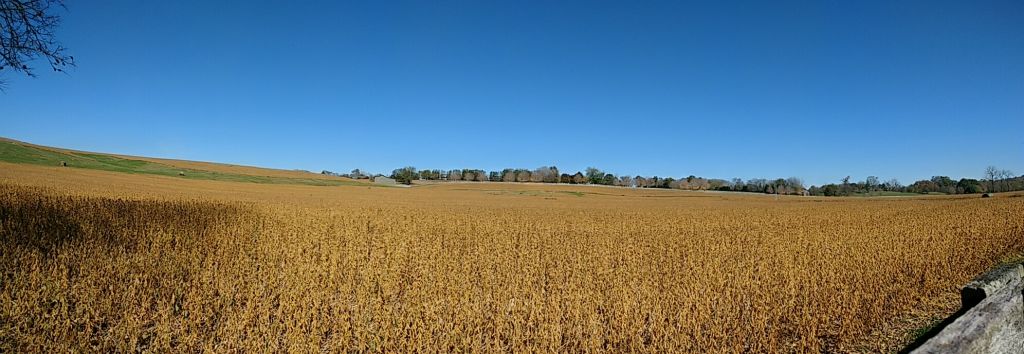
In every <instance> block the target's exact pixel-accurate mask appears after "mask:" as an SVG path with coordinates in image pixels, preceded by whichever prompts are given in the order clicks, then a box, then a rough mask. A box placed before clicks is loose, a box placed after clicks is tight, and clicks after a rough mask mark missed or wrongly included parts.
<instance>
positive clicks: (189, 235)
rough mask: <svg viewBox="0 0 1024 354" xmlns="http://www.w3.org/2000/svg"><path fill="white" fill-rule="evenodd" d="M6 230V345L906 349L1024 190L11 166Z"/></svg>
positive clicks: (26, 348)
mask: <svg viewBox="0 0 1024 354" xmlns="http://www.w3.org/2000/svg"><path fill="white" fill-rule="evenodd" d="M0 238H2V239H3V244H2V246H0V254H2V257H0V352H68V351H71V352H79V351H103V352H110V351H117V352H134V351H155V352H196V351H213V352H264V351H288V352H524V351H525V352H655V353H665V352H878V351H883V352H892V351H896V350H899V349H900V348H901V347H902V346H903V345H905V344H906V343H907V342H908V341H910V340H912V339H913V336H914V332H915V330H916V329H919V328H922V327H926V326H928V325H929V324H930V323H932V322H934V321H935V320H936V319H938V318H942V317H944V316H947V315H949V314H950V313H952V312H953V311H955V310H956V308H957V307H958V305H959V297H958V293H957V291H958V289H959V287H960V286H962V285H963V284H964V283H965V282H967V281H969V280H970V279H971V278H972V277H974V276H975V275H977V274H979V273H981V272H983V271H985V270H986V269H988V268H989V267H992V266H994V265H996V264H998V263H1000V262H1003V261H1006V260H1009V259H1012V258H1014V257H1019V256H1020V255H1022V254H1024V242H1022V239H1024V198H1022V197H1018V196H1016V195H1011V194H1004V195H997V196H996V197H994V198H987V199H982V198H978V197H977V196H964V197H945V196H943V197H920V198H812V197H770V196H764V195H745V194H726V193H713V192H683V191H654V190H634V189H626V188H600V187H573V186H559V185H531V184H495V183H459V184H439V185H429V186H416V187H413V188H384V187H377V186H369V185H365V186H363V185H358V184H353V185H340V186H313V185H281V184H261V183H243V182H224V181H204V180H187V179H181V178H174V177H170V176H150V175H135V174H123V173H116V172H104V171H94V170H84V169H70V168H63V169H62V168H59V167H39V166H28V165H15V164H7V163H0Z"/></svg>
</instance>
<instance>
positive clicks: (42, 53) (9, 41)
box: [0, 0, 75, 84]
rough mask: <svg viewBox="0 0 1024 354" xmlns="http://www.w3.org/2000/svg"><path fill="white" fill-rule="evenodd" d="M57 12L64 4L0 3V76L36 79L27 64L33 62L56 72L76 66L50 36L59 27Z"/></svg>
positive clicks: (55, 0) (40, 0) (57, 0)
mask: <svg viewBox="0 0 1024 354" xmlns="http://www.w3.org/2000/svg"><path fill="white" fill-rule="evenodd" d="M58 8H60V9H65V7H64V3H63V1H61V0H0V60H2V62H0V72H3V70H12V71H15V72H21V73H24V74H25V75H28V76H30V77H35V76H36V75H35V72H34V71H33V69H32V67H31V66H29V63H30V62H32V61H33V60H36V59H45V60H46V61H47V62H48V63H49V64H50V68H52V69H53V71H56V72H64V69H65V68H67V67H71V66H74V65H75V57H73V56H71V55H68V54H67V53H65V48H64V47H63V46H62V45H61V44H60V42H58V41H57V39H56V38H55V36H54V33H53V32H54V30H55V29H56V28H57V26H58V25H59V24H60V16H57V15H55V14H54V12H56V11H57V10H58ZM2 83H3V82H2V81H0V84H2Z"/></svg>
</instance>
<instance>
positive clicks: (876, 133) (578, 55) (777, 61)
mask: <svg viewBox="0 0 1024 354" xmlns="http://www.w3.org/2000/svg"><path fill="white" fill-rule="evenodd" d="M67 7H68V11H67V12H65V13H63V14H62V15H63V17H64V23H63V24H62V26H61V27H60V30H59V37H60V40H61V41H62V42H63V44H64V45H65V46H66V47H67V48H69V52H70V53H71V54H72V55H74V57H75V59H76V61H77V64H78V66H77V68H74V69H72V70H71V72H70V73H69V74H68V75H63V74H57V73H52V72H49V71H48V70H49V67H48V66H47V65H46V64H45V63H37V65H36V69H37V72H38V73H39V77H38V78H34V79H33V78H27V77H24V76H23V75H20V74H17V73H12V72H10V71H9V70H5V71H2V72H0V79H4V80H6V81H7V86H6V89H5V92H3V93H0V136H4V137H9V138H14V139H19V140H24V141H27V142H31V143H36V144H43V145H52V146H59V147H68V148H74V149H81V150H90V151H99V152H113V153H122V154H132V155H144V156H156V157H168V158H181V159H190V160H203V161H216V162H227V163H237V164H248V165H257V166H266V167H276V168H286V169H293V168H295V169H308V170H311V171H320V170H322V169H328V170H333V171H338V172H347V171H349V170H351V169H353V168H361V169H364V170H367V171H372V172H390V171H391V170H392V169H394V168H398V167H401V166H405V165H412V166H416V167H418V168H441V169H453V168H480V169H486V170H498V169H501V168H505V167H524V168H535V167H538V166H542V165H556V166H558V167H559V168H560V169H561V170H563V171H572V172H575V171H576V170H582V169H584V168H586V167H587V166H595V167H598V168H601V169H603V170H605V171H608V172H611V173H616V174H630V175H636V174H642V175H646V176H651V175H657V176H661V177H669V176H671V177H680V176H688V175H691V174H692V175H698V176H705V177H715V178H731V177H742V178H752V177H765V178H775V177H788V176H798V177H801V178H803V179H804V180H805V181H807V182H809V183H813V184H821V183H829V182H837V181H838V180H839V179H840V178H842V177H844V176H847V175H851V176H853V178H854V179H855V180H863V179H864V177H866V176H868V175H876V176H879V177H881V178H883V179H887V178H893V177H894V178H898V179H899V180H900V181H901V182H903V183H910V182H912V181H913V180H916V179H920V178H928V177H930V176H932V175H940V174H941V175H949V176H953V177H955V178H959V177H975V178H978V177H981V175H982V172H983V170H984V168H985V167H986V166H988V165H996V166H999V167H1001V168H1006V169H1010V170H1012V171H1013V172H1015V173H1017V174H1021V173H1024V1H1019V0H1010V1H877V2H875V1H799V2H790V1H750V2H732V1H724V2H721V1H698V2H688V1H666V2H632V1H578V2H576V1H572V2H570V1H537V2H527V1H460V2H440V1H412V2H401V1H363V2H340V1H329V2H328V1H325V2H323V3H313V2H304V1H297V2H290V1H279V2H257V1H69V2H68V4H67Z"/></svg>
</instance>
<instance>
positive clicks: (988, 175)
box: [985, 166, 1001, 193]
mask: <svg viewBox="0 0 1024 354" xmlns="http://www.w3.org/2000/svg"><path fill="white" fill-rule="evenodd" d="M1000 172H1001V171H999V169H998V168H996V167H995V166H989V167H986V168H985V179H986V180H988V191H989V192H990V193H995V191H996V179H998V178H999V174H1000Z"/></svg>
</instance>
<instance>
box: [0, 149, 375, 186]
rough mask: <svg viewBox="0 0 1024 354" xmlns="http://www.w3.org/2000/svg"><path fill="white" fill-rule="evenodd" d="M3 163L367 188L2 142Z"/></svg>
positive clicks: (345, 182) (335, 181) (344, 182)
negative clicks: (64, 163) (180, 166)
mask: <svg viewBox="0 0 1024 354" xmlns="http://www.w3.org/2000/svg"><path fill="white" fill-rule="evenodd" d="M0 161H5V162H11V163H22V164H33V165H44V166H60V164H61V162H66V163H67V165H68V167H73V168H85V169H93V170H103V171H113V172H122V173H138V174H150V175H160V176H172V177H179V178H186V179H202V180H217V181H232V182H250V183H281V184H305V185H315V186H339V185H364V184H363V183H360V182H355V181H350V180H344V179H322V178H312V177H311V178H293V177H279V176H258V175H248V174H239V173H225V172H216V171H208V170H199V169H190V168H179V167H174V166H169V165H166V164H162V163H156V162H152V161H143V160H136V159H129V158H123V157H117V156H111V155H104V154H93V153H85V152H73V151H61V150H58V149H47V148H43V147H36V146H31V145H29V144H23V143H20V142H15V141H10V140H0ZM180 173H184V176H181V175H180ZM317 177H318V176H317Z"/></svg>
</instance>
